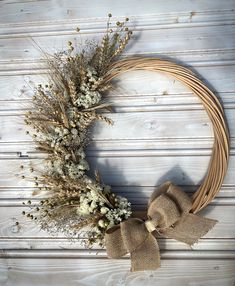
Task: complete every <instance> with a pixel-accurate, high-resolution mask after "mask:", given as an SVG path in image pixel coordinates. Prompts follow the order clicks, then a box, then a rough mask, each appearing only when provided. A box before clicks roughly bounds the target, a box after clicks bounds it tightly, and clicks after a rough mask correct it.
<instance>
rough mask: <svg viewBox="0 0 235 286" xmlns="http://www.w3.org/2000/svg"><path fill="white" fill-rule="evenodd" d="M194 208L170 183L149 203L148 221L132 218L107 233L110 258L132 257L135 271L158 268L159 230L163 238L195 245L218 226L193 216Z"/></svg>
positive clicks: (185, 196)
mask: <svg viewBox="0 0 235 286" xmlns="http://www.w3.org/2000/svg"><path fill="white" fill-rule="evenodd" d="M191 208H192V200H191V199H190V198H189V197H188V195H187V194H186V193H184V192H183V191H182V190H181V189H180V188H179V187H177V186H174V185H173V184H172V183H171V182H169V181H168V182H166V183H165V184H163V185H161V186H160V187H159V188H158V189H157V190H155V191H154V192H153V194H152V196H151V198H150V200H149V204H148V210H147V216H148V220H146V221H145V222H144V221H143V220H141V219H137V218H129V219H128V220H126V221H123V222H121V223H120V224H119V225H116V226H113V227H112V228H110V229H108V230H107V231H106V234H105V244H106V248H107V254H108V257H110V258H119V257H122V256H123V255H125V254H127V253H130V255H131V266H132V267H131V269H132V270H133V271H138V270H150V269H151V270H152V269H156V268H158V267H159V266H160V252H159V247H158V243H157V240H156V238H155V237H154V230H155V229H156V230H160V232H161V234H162V235H163V236H166V237H170V238H174V239H176V240H179V241H182V242H185V243H187V244H189V245H192V244H193V243H195V242H196V241H197V240H198V239H199V238H201V237H202V236H203V235H205V234H206V233H207V232H208V231H209V230H210V229H211V228H212V227H213V226H214V225H215V223H216V221H215V220H211V219H207V218H204V217H199V216H197V215H194V214H191V213H189V212H190V210H191Z"/></svg>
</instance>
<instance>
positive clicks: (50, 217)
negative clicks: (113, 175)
mask: <svg viewBox="0 0 235 286" xmlns="http://www.w3.org/2000/svg"><path fill="white" fill-rule="evenodd" d="M111 17H112V15H111V14H109V20H108V23H107V31H106V33H105V35H104V36H103V38H102V40H101V43H97V44H92V45H88V46H86V47H85V49H83V50H82V51H81V52H80V53H78V52H76V51H75V49H74V46H73V44H72V42H69V43H68V50H67V51H65V52H61V53H56V54H54V55H53V56H47V64H48V67H49V74H48V78H49V83H48V84H47V85H45V86H43V85H41V84H40V85H38V86H37V88H36V89H35V91H34V96H33V101H32V105H31V108H30V111H29V112H27V113H26V114H25V116H26V118H25V123H26V124H27V125H30V126H32V127H33V129H34V130H35V132H34V133H33V134H31V135H32V136H33V138H34V141H35V144H36V146H37V148H38V150H40V151H42V152H44V153H46V154H47V157H46V159H45V164H44V168H43V170H42V171H38V174H37V176H35V177H34V179H35V184H36V187H37V188H39V189H40V188H44V189H45V190H47V191H48V197H47V198H46V199H44V200H42V201H41V202H40V205H39V206H38V205H36V206H34V205H33V204H31V201H28V203H27V205H28V206H29V207H30V209H29V212H27V213H26V212H23V214H24V215H26V216H27V217H29V218H30V219H33V220H36V221H38V223H39V224H40V226H41V227H42V229H46V230H47V231H48V232H52V233H53V232H54V233H58V232H63V233H64V234H66V235H68V236H69V237H71V236H72V237H80V233H81V232H80V231H81V229H84V228H85V229H86V240H85V241H86V246H88V247H92V246H93V244H94V243H99V244H100V245H101V246H106V248H107V253H108V256H109V257H111V258H117V257H121V256H123V255H125V254H127V253H130V254H131V262H132V270H133V271H136V270H147V269H156V268H158V267H159V266H160V255H159V247H158V244H157V240H156V237H155V234H156V232H157V234H158V235H159V234H160V235H163V236H165V237H170V238H175V239H177V240H179V241H183V242H185V243H187V244H189V245H192V244H193V243H195V242H196V241H197V240H198V239H199V238H200V237H202V236H203V235H205V234H206V233H207V232H208V231H209V230H210V229H211V228H212V227H213V226H214V224H215V223H216V221H215V220H211V219H207V218H204V217H199V216H197V215H195V213H197V212H198V211H199V210H201V209H202V208H204V207H206V206H207V205H208V204H209V203H210V202H211V201H212V199H213V198H214V197H215V196H216V194H217V193H218V192H219V190H220V187H221V184H222V182H223V179H224V177H225V175H226V171H227V167H228V159H229V131H228V128H227V126H226V123H225V122H226V121H225V114H224V111H223V108H222V106H221V104H220V102H219V100H218V99H217V98H216V96H215V95H214V94H213V92H212V91H210V90H209V89H208V87H207V86H206V85H205V84H203V82H202V81H200V80H199V79H198V78H197V77H196V76H195V75H194V74H193V73H192V72H191V71H190V70H189V69H187V68H184V67H182V66H180V65H178V64H175V63H173V62H170V61H165V60H161V59H157V58H143V57H135V58H128V57H127V58H124V59H117V58H118V56H120V54H121V53H122V52H123V50H124V49H125V47H126V45H127V44H128V42H129V39H130V37H131V35H132V31H131V30H130V29H129V28H128V27H127V22H128V21H129V19H128V18H126V19H125V21H123V22H117V23H116V28H115V29H111V28H110V19H111ZM78 32H79V29H78ZM131 70H149V71H155V72H161V73H164V74H167V75H169V76H173V77H174V78H175V79H177V80H179V81H180V82H182V83H183V84H184V85H185V86H187V87H188V88H190V89H191V91H192V92H193V93H194V94H195V95H196V96H198V97H199V98H200V100H201V102H202V104H203V106H204V108H205V110H206V112H207V114H208V116H209V118H210V120H211V122H212V125H213V130H214V145H213V150H212V156H211V160H210V164H209V167H208V171H207V174H206V176H205V178H204V181H203V182H202V184H201V186H200V187H199V189H198V190H197V192H196V193H195V194H194V195H193V197H192V198H190V197H189V196H188V195H187V194H186V193H184V192H183V191H182V190H181V189H180V188H179V187H176V186H174V185H173V184H172V183H171V182H166V183H165V184H163V185H162V186H160V188H159V189H157V190H156V191H154V192H153V194H152V196H151V198H150V200H149V205H148V210H147V220H142V219H137V218H132V217H131V214H132V210H131V205H130V202H128V200H127V199H126V198H124V197H121V196H118V195H116V194H115V193H113V192H112V191H111V187H110V186H107V185H104V184H103V183H102V182H101V179H100V176H99V173H98V172H96V173H95V175H94V178H93V177H91V176H89V175H88V171H89V165H88V162H87V161H86V154H85V147H86V146H87V144H88V143H89V128H90V126H91V125H92V124H93V123H94V122H95V121H96V120H102V121H104V122H105V123H107V124H113V122H112V120H110V119H109V118H107V117H106V116H104V115H102V113H100V111H102V110H110V104H109V103H108V102H107V101H104V92H105V91H108V90H110V88H111V87H112V79H113V78H115V77H116V76H118V75H119V74H121V73H124V72H128V71H131ZM28 133H29V132H28ZM31 172H34V169H33V168H32V169H31ZM23 178H25V176H23Z"/></svg>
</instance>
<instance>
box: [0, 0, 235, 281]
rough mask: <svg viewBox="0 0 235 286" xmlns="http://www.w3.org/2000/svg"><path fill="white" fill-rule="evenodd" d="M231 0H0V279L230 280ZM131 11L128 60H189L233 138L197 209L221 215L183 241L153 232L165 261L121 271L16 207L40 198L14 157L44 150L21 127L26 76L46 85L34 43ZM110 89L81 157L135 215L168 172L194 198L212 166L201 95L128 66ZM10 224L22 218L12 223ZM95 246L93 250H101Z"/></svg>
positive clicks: (233, 198) (92, 34) (67, 36)
mask: <svg viewBox="0 0 235 286" xmlns="http://www.w3.org/2000/svg"><path fill="white" fill-rule="evenodd" d="M234 9H235V2H234V0H226V1H219V0H214V1H210V0H204V1H199V0H196V1H190V0H181V1H177V2H175V1H173V0H164V1H163V0H159V1H157V2H156V1H155V0H146V1H144V4H143V3H141V4H140V2H139V1H137V0H120V1H118V2H113V1H108V0H102V1H97V0H94V1H92V5H91V4H90V3H89V2H85V1H79V0H70V1H64V0H60V1H59V0H58V1H57V0H56V1H51V0H30V1H28V0H19V1H13V0H5V1H0V249H1V250H0V285H1V286H2V285H3V286H13V285H14V286H15V285H17V286H18V285H19V286H32V285H34V286H47V285H52V286H57V285H58V286H60V285H61V286H62V285H63V286H64V285H69V286H70V285H72V286H74V285H79V286H80V285H84V286H85V285H86V286H87V285H108V286H111V285H112V286H116V285H130V286H132V285H135V286H136V285H137V286H142V285H146V286H147V285H148V286H152V285H159V286H168V285H172V284H174V285H176V286H186V285H187V286H210V285H213V286H232V285H234V283H235V275H234V273H235V253H234V249H235V217H234V212H235V178H234V173H235V159H234V158H235V153H234V150H235V127H234V122H235V81H234V76H235V40H234V39H235V30H234V24H235V13H234ZM108 12H112V14H113V15H114V18H113V22H115V21H116V20H117V19H119V18H124V17H126V16H128V17H129V18H130V19H132V23H130V24H131V25H132V27H133V28H134V31H135V33H134V34H135V36H134V40H133V43H132V44H131V45H130V46H129V47H128V49H127V51H126V52H125V55H124V56H128V55H144V56H155V57H161V58H164V59H172V60H173V61H175V62H177V63H181V64H183V65H184V66H187V67H190V68H191V69H192V70H193V71H194V72H195V73H196V74H197V75H198V77H199V78H200V79H202V80H203V81H204V82H205V83H206V84H208V86H209V87H210V88H211V89H212V90H213V91H215V93H216V95H218V97H219V99H220V100H221V102H222V103H223V105H224V107H225V113H226V116H227V120H228V126H229V129H230V135H231V152H230V153H231V158H230V163H229V170H228V174H227V176H226V179H225V181H224V184H223V186H222V188H221V191H220V193H219V195H218V197H217V198H216V199H215V200H214V201H213V202H212V204H211V205H210V206H208V207H207V208H206V209H205V210H203V211H202V212H201V213H200V214H201V215H205V216H207V217H210V218H214V219H217V220H218V221H219V222H218V223H217V225H216V226H215V227H214V229H213V230H211V231H210V232H209V233H208V234H207V235H206V236H205V237H204V238H202V239H201V240H200V241H199V243H197V244H196V245H194V246H193V247H192V249H190V248H189V247H188V246H187V245H184V244H183V243H180V242H177V241H174V240H171V239H165V238H162V237H159V239H158V240H159V245H160V248H161V253H162V268H160V269H158V270H157V271H150V272H139V273H131V272H129V268H130V261H129V257H128V256H127V257H125V258H123V259H119V260H112V261H111V260H109V259H107V256H106V252H105V250H101V249H99V247H98V246H96V247H95V248H94V249H93V250H92V251H88V250H85V249H84V248H83V246H82V245H81V241H80V240H78V241H75V242H73V243H71V242H70V240H68V239H67V238H65V237H64V236H63V235H62V234H58V236H51V235H48V233H46V232H44V231H42V230H40V228H39V227H38V226H36V225H35V224H33V223H32V222H31V221H29V220H26V219H25V218H24V217H23V216H22V215H21V212H22V210H24V209H25V207H24V206H23V205H22V202H23V201H24V200H28V199H31V200H32V202H33V203H38V202H39V200H40V199H41V198H42V197H45V195H46V193H45V192H44V191H42V192H40V193H39V192H38V190H37V189H35V188H34V186H33V183H30V182H27V181H25V180H21V179H20V177H21V172H20V165H21V164H23V165H25V166H27V165H29V164H36V165H38V166H41V162H42V159H43V157H44V155H43V154H42V153H39V152H38V151H36V150H35V146H34V144H33V142H32V140H31V139H30V137H29V136H26V135H25V131H26V127H25V126H24V124H23V121H22V119H23V117H22V114H23V112H24V110H26V109H27V104H28V102H29V101H30V98H31V96H32V92H31V88H33V82H36V83H43V82H45V81H46V72H47V70H46V68H45V63H44V61H43V59H42V57H41V54H40V50H39V48H38V47H37V46H36V45H35V44H34V42H33V41H32V39H33V40H34V41H35V42H36V43H37V44H38V45H39V46H40V47H41V48H42V49H44V50H45V51H46V52H49V53H53V52H54V51H58V50H61V49H62V48H64V47H65V46H66V45H67V41H68V40H73V39H74V38H75V37H76V33H75V32H74V30H75V28H76V27H77V26H79V27H80V28H81V37H80V38H79V39H78V40H77V45H79V42H80V41H81V40H82V41H84V39H85V38H89V39H94V38H100V36H101V35H102V33H103V32H104V30H105V27H106V15H107V13H108ZM116 83H117V87H116V89H115V90H114V92H112V93H110V94H109V95H108V96H109V100H110V101H112V102H113V105H114V106H115V107H114V112H113V113H110V114H107V115H108V116H109V117H110V118H112V119H113V120H114V121H115V124H114V126H112V127H109V126H106V125H105V124H104V123H102V122H99V123H97V124H96V125H95V126H94V128H93V130H92V132H91V144H90V145H89V146H88V148H87V156H88V160H89V162H90V163H91V165H92V166H93V169H94V168H98V169H99V170H100V173H101V175H102V178H103V180H104V181H105V183H108V184H111V185H112V186H113V189H114V191H115V192H117V193H118V194H121V195H125V196H127V197H128V198H129V200H130V201H131V202H132V204H133V209H134V210H135V211H138V215H140V216H141V215H143V211H144V210H145V209H146V204H147V200H148V198H149V196H150V194H151V192H152V191H153V190H154V188H155V187H156V185H158V184H160V183H161V182H163V181H164V180H166V179H171V180H173V181H174V183H176V184H180V185H181V186H182V187H183V189H184V190H185V191H186V192H188V193H189V194H192V193H193V192H194V191H195V190H196V189H197V187H198V185H199V184H200V182H201V180H202V179H203V176H204V175H205V172H206V170H207V165H208V163H209V159H210V154H211V148H212V144H213V132H212V126H211V123H210V121H209V119H208V117H207V114H206V112H205V111H204V110H203V108H202V105H201V103H200V102H199V100H198V98H196V97H195V96H193V95H192V93H191V92H190V91H189V90H187V89H186V88H185V87H184V86H182V84H180V83H179V82H177V81H175V80H174V79H173V78H168V77H166V76H164V75H161V74H155V73H151V72H140V71H136V72H131V73H128V74H125V75H122V76H120V77H119V78H118V79H117V82H116ZM16 221H19V222H20V224H19V225H16V224H15V223H16ZM97 252H98V255H97Z"/></svg>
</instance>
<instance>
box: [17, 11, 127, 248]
mask: <svg viewBox="0 0 235 286" xmlns="http://www.w3.org/2000/svg"><path fill="white" fill-rule="evenodd" d="M111 17H112V15H111V14H109V15H108V23H107V32H106V34H105V35H104V36H103V38H102V40H101V42H100V43H96V44H95V45H94V44H93V43H87V45H86V46H85V47H83V48H82V49H81V52H77V51H76V50H75V48H74V45H73V43H72V41H68V43H67V44H68V50H67V51H63V52H59V53H56V54H54V55H52V56H48V55H47V64H48V69H49V74H48V83H46V84H38V85H36V88H35V91H34V94H33V96H32V99H33V100H32V105H31V108H30V111H29V112H27V113H26V114H25V124H27V125H30V126H31V127H32V128H33V129H32V130H33V133H32V134H31V132H30V134H31V136H32V138H33V139H34V142H35V144H36V146H37V149H38V150H39V151H42V152H43V153H45V154H46V156H47V157H46V158H45V159H44V161H43V163H44V168H43V170H41V171H39V170H37V167H36V166H33V167H32V166H31V165H30V167H29V174H31V175H33V177H32V178H29V180H30V181H33V182H34V185H35V187H36V190H39V191H40V192H44V194H45V197H46V198H45V199H44V198H43V199H42V200H41V201H39V202H37V201H36V202H33V203H32V202H31V201H28V202H27V203H25V206H28V209H29V211H25V210H24V211H23V212H22V214H23V215H25V216H26V217H28V218H29V219H31V220H35V221H37V222H38V223H39V224H40V226H41V228H42V229H45V230H47V231H48V232H50V233H58V232H62V233H64V234H66V235H67V236H69V237H71V236H73V237H74V236H75V237H79V235H80V234H79V233H80V231H81V229H83V228H84V227H85V228H88V227H89V229H88V230H86V237H87V245H88V246H89V247H90V246H92V244H93V243H99V244H100V245H102V244H103V239H104V234H105V231H106V230H107V228H109V227H111V226H113V225H115V224H118V223H120V221H122V220H125V219H127V218H128V217H129V216H130V214H131V207H130V203H129V202H128V201H127V199H126V198H123V197H121V196H118V195H116V194H113V193H112V192H111V188H110V187H109V186H107V185H105V184H103V183H101V180H100V181H97V176H95V175H94V178H93V177H90V176H89V175H88V171H89V169H90V167H89V164H88V162H87V160H86V154H85V148H86V146H87V144H89V141H90V139H89V136H88V134H89V129H90V127H91V126H92V124H93V123H94V122H96V121H97V120H101V121H104V122H106V123H107V124H113V121H112V120H111V119H109V118H108V117H107V116H106V115H104V114H103V113H102V112H104V111H105V112H107V110H108V109H109V107H110V104H109V103H108V102H107V101H105V100H104V92H105V91H107V90H109V89H110V87H111V85H110V83H104V80H103V78H104V76H105V75H106V74H107V73H108V72H109V70H110V66H111V65H112V64H113V62H114V60H115V59H116V57H117V56H118V55H120V54H121V53H122V51H123V50H124V48H125V47H126V45H127V43H128V41H129V39H130V35H131V34H130V31H129V29H128V28H127V27H126V24H125V23H126V22H127V21H125V22H120V23H121V24H120V25H118V26H117V27H116V28H113V29H112V32H110V18H111ZM77 31H78V32H79V31H80V29H79V28H77ZM28 133H29V132H28ZM22 170H23V168H22ZM32 173H33V174H32ZM23 178H26V177H25V175H22V179H23ZM35 193H37V191H35Z"/></svg>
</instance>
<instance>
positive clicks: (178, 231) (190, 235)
mask: <svg viewBox="0 0 235 286" xmlns="http://www.w3.org/2000/svg"><path fill="white" fill-rule="evenodd" d="M216 222H217V221H216V220H213V219H209V218H205V217H200V216H198V215H194V214H191V213H189V214H184V215H183V216H182V218H181V219H180V220H179V221H177V223H176V224H175V225H174V226H173V227H169V228H168V229H166V230H165V231H163V234H164V235H165V236H167V237H169V238H174V239H176V240H179V241H182V242H184V243H186V244H188V245H193V244H194V243H195V242H197V241H198V240H199V239H200V238H201V237H202V236H204V235H205V234H206V233H207V232H208V231H209V230H210V229H211V228H212V227H213V226H214V225H215V224H216Z"/></svg>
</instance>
